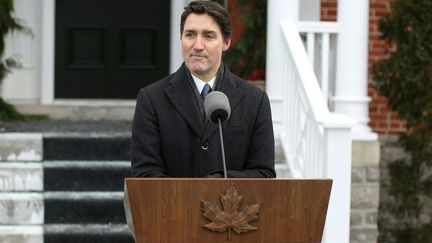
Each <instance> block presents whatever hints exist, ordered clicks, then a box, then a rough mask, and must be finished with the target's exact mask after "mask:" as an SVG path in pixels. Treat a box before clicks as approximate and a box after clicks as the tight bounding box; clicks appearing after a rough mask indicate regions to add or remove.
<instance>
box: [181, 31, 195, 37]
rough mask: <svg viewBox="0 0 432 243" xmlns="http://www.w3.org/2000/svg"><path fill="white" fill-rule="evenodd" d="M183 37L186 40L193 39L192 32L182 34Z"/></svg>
mask: <svg viewBox="0 0 432 243" xmlns="http://www.w3.org/2000/svg"><path fill="white" fill-rule="evenodd" d="M183 36H184V37H187V38H191V37H193V34H192V32H186V33H184V34H183Z"/></svg>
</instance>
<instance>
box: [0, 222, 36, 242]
mask: <svg viewBox="0 0 432 243" xmlns="http://www.w3.org/2000/svg"><path fill="white" fill-rule="evenodd" d="M6 235H19V236H25V235H40V236H43V226H42V225H0V239H1V237H2V236H6Z"/></svg>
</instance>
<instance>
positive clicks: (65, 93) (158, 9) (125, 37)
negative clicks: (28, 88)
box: [55, 0, 170, 99]
mask: <svg viewBox="0 0 432 243" xmlns="http://www.w3.org/2000/svg"><path fill="white" fill-rule="evenodd" d="M169 32H170V0H157V1H144V0H121V1H119V0H56V26H55V33H56V34H55V45H56V46H55V98H90V99H91V98H98V99H134V98H136V95H137V92H138V90H139V89H140V88H141V87H144V86H146V85H148V84H150V83H152V82H155V81H157V80H159V79H161V78H162V77H164V76H166V75H168V73H169V38H170V35H169Z"/></svg>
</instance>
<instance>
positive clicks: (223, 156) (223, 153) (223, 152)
mask: <svg viewBox="0 0 432 243" xmlns="http://www.w3.org/2000/svg"><path fill="white" fill-rule="evenodd" d="M218 123H219V138H220V142H221V150H222V164H223V170H224V178H228V176H227V169H226V162H225V148H224V142H223V135H222V122H221V119H220V117H218Z"/></svg>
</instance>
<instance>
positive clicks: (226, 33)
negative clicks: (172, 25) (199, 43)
mask: <svg viewBox="0 0 432 243" xmlns="http://www.w3.org/2000/svg"><path fill="white" fill-rule="evenodd" d="M192 13H194V14H208V15H210V16H211V17H213V19H214V20H215V21H216V22H217V24H218V25H219V28H220V29H221V32H222V36H223V38H224V40H225V41H227V40H228V39H230V38H231V36H232V26H231V19H230V15H229V13H228V11H227V10H226V9H225V8H224V7H222V6H221V5H220V4H219V3H216V2H213V1H203V0H199V1H193V2H191V3H189V5H188V6H186V7H185V8H184V12H183V13H182V15H181V22H180V35H183V29H184V24H185V22H186V18H187V17H188V16H189V15H190V14H192Z"/></svg>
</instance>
